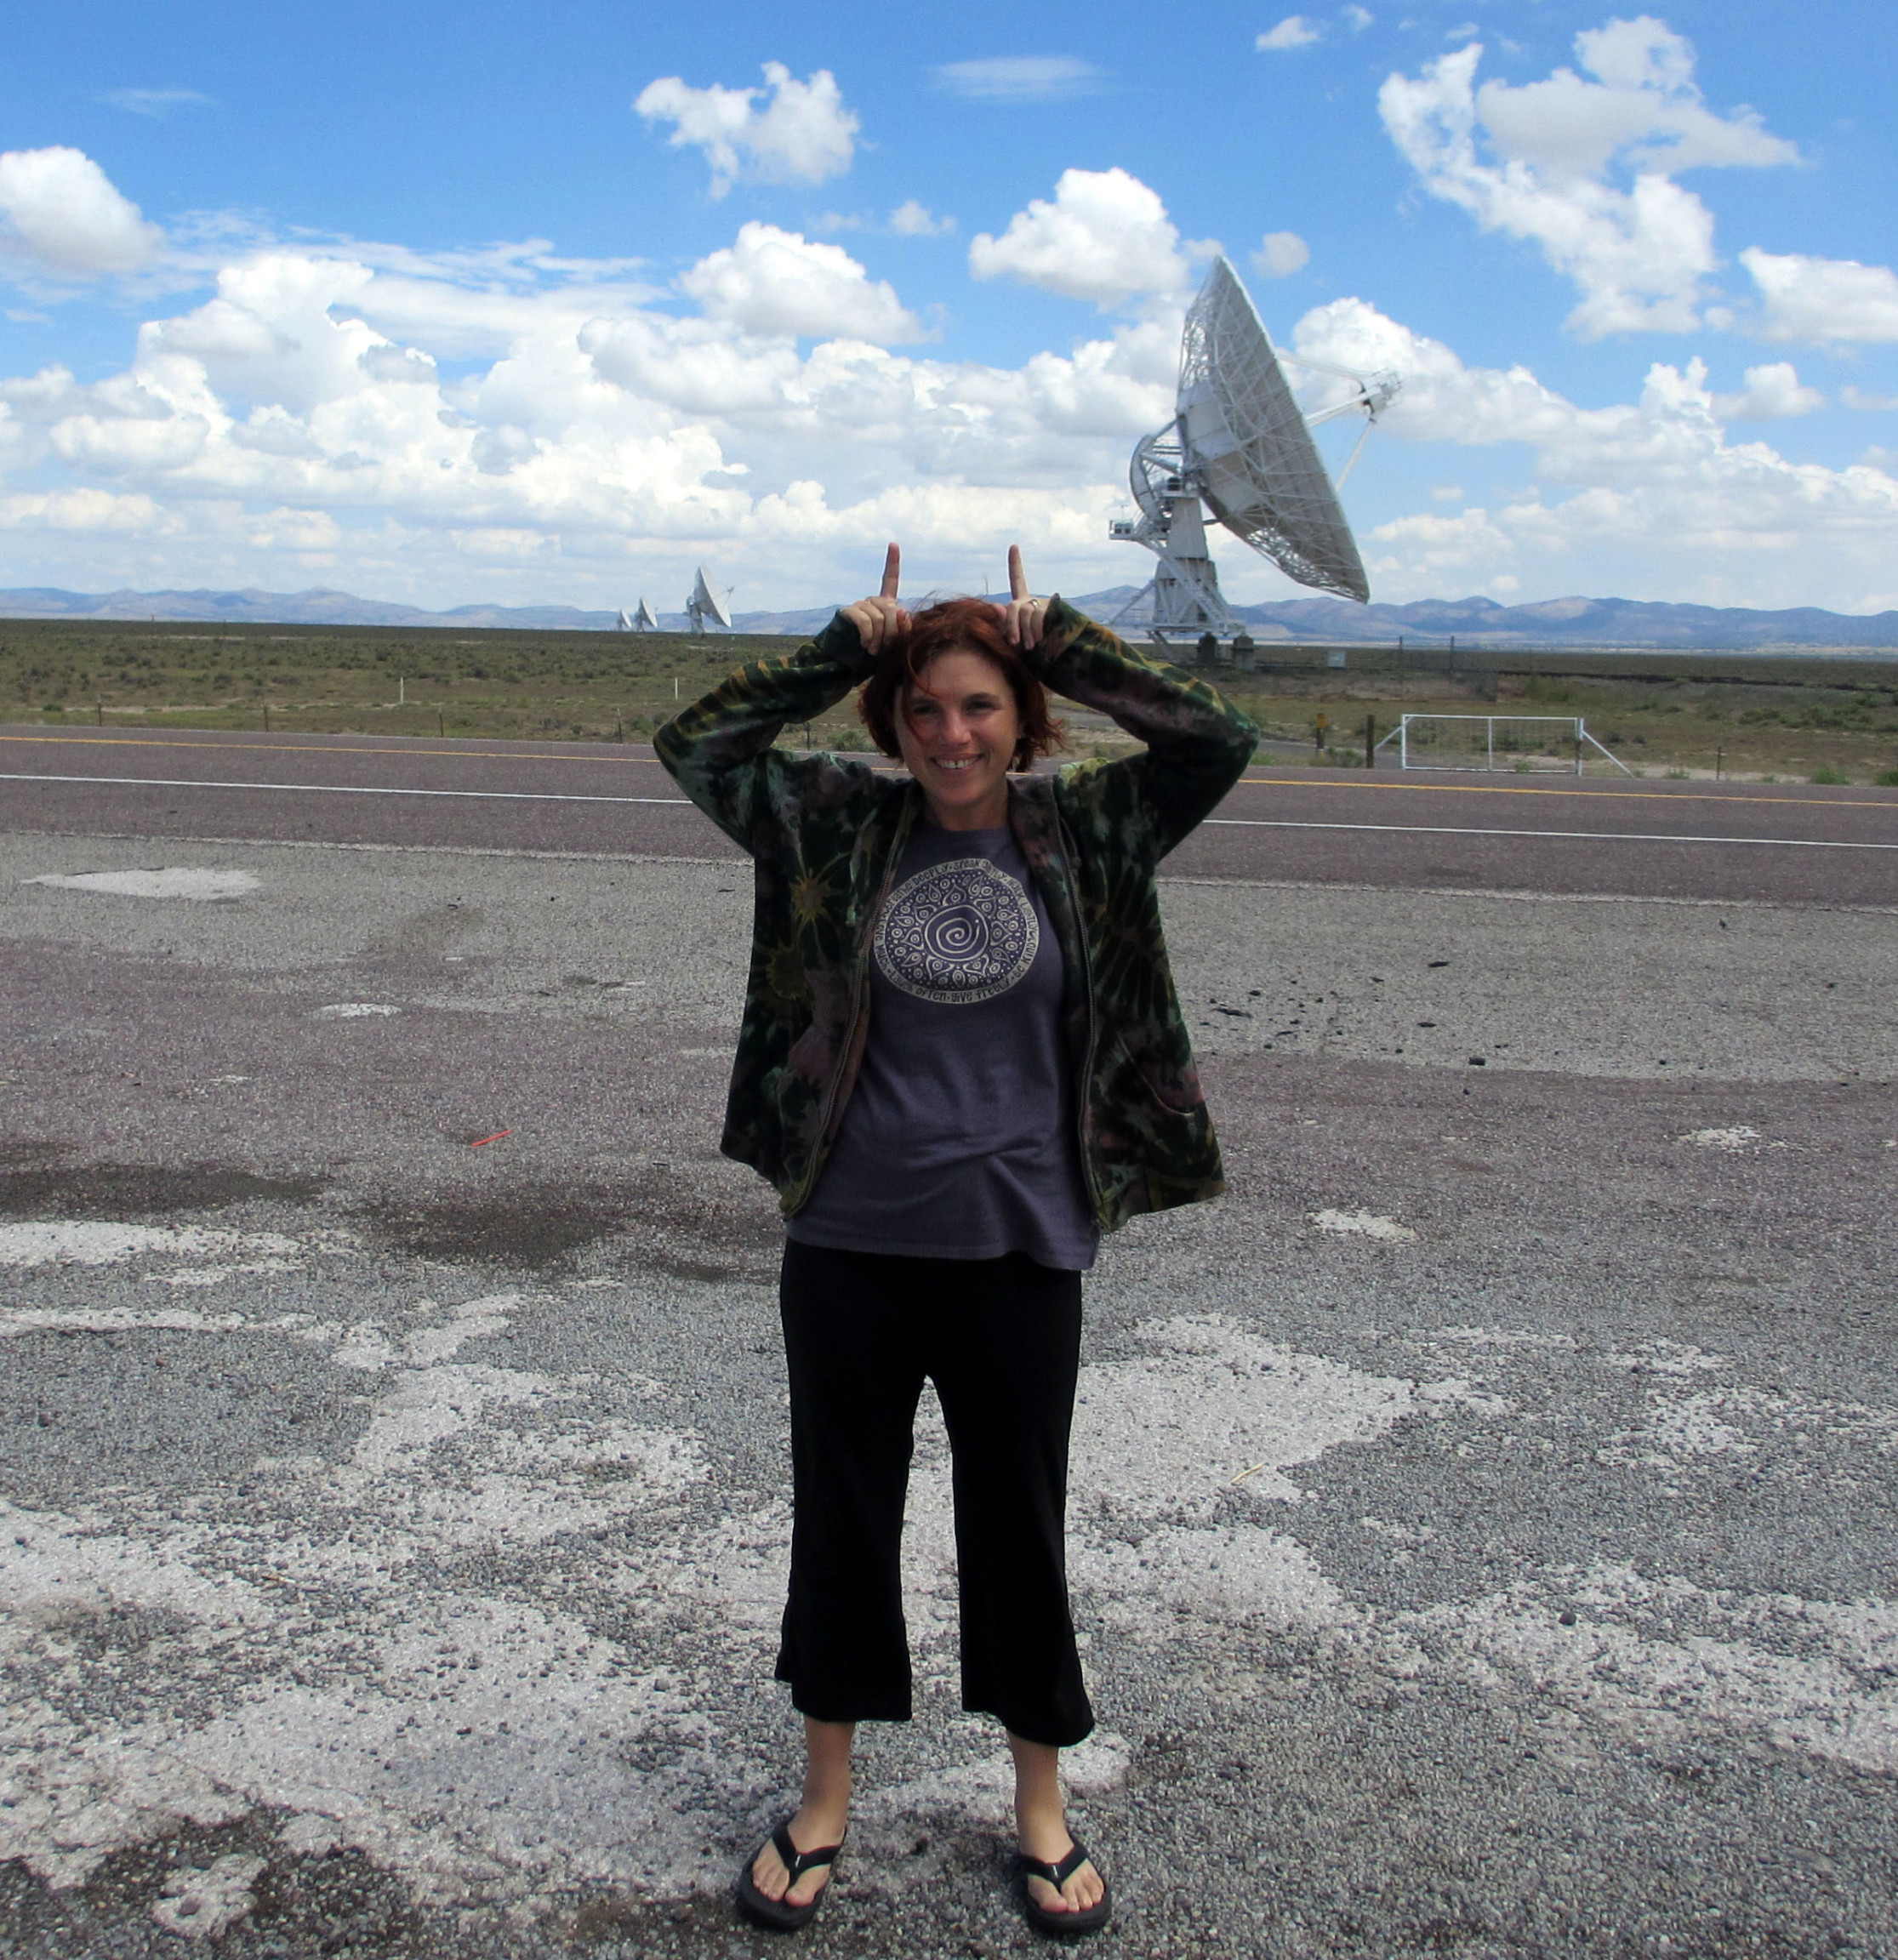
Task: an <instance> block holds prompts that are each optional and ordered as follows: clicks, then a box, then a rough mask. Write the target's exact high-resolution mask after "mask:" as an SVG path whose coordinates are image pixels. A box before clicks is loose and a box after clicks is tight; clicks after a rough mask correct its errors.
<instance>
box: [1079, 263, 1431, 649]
mask: <svg viewBox="0 0 1898 1960" xmlns="http://www.w3.org/2000/svg"><path fill="white" fill-rule="evenodd" d="M1291 358H1292V359H1294V360H1297V361H1299V362H1300V364H1301V365H1302V366H1304V367H1313V368H1316V369H1317V370H1318V371H1319V373H1326V374H1332V375H1336V376H1338V377H1339V378H1340V379H1343V380H1346V381H1348V382H1349V383H1350V384H1351V393H1350V394H1349V395H1348V396H1347V397H1346V398H1345V399H1344V400H1343V401H1342V402H1336V403H1334V404H1333V405H1332V406H1331V407H1328V408H1323V409H1320V410H1319V412H1318V413H1316V414H1313V415H1307V414H1306V413H1304V412H1303V410H1302V409H1301V408H1300V407H1299V406H1298V403H1297V401H1296V400H1295V399H1294V397H1293V396H1292V392H1291V388H1290V387H1289V386H1287V385H1286V382H1285V374H1284V373H1283V371H1282V370H1281V369H1280V366H1279V357H1278V355H1277V354H1276V352H1275V351H1274V349H1273V345H1272V340H1271V337H1270V336H1269V335H1268V333H1266V330H1265V327H1264V323H1263V322H1262V321H1261V320H1260V318H1259V316H1258V311H1257V308H1256V307H1255V306H1254V305H1253V304H1252V299H1251V294H1250V293H1247V292H1246V290H1245V287H1244V286H1243V285H1241V284H1240V278H1239V275H1238V274H1237V273H1236V272H1234V270H1233V269H1232V267H1231V265H1229V264H1228V262H1227V261H1226V260H1225V259H1214V260H1213V262H1212V269H1211V271H1209V272H1208V273H1207V274H1206V280H1205V285H1203V286H1202V287H1201V288H1200V293H1199V296H1198V298H1197V299H1194V302H1193V305H1191V306H1190V307H1189V308H1188V311H1187V316H1186V330H1185V332H1184V333H1183V336H1182V338H1181V344H1180V380H1179V389H1178V392H1177V395H1176V396H1175V400H1174V417H1173V419H1172V420H1171V422H1169V423H1168V424H1167V425H1166V427H1165V428H1164V429H1160V430H1155V431H1154V434H1152V435H1151V436H1142V438H1141V439H1140V441H1139V442H1137V443H1136V444H1135V445H1134V451H1133V461H1132V464H1131V466H1130V468H1129V470H1128V472H1127V476H1128V481H1129V483H1130V484H1131V487H1132V490H1133V498H1134V502H1135V503H1136V504H1138V505H1139V507H1140V515H1139V516H1138V517H1137V518H1133V519H1131V520H1120V521H1116V522H1114V523H1112V524H1110V525H1109V527H1108V535H1109V537H1110V538H1120V539H1121V540H1123V541H1125V542H1126V543H1129V544H1143V545H1144V546H1145V547H1146V548H1147V549H1148V550H1149V551H1151V552H1152V553H1153V554H1154V556H1155V557H1157V558H1158V559H1159V560H1160V564H1159V567H1158V568H1157V569H1156V570H1155V572H1154V576H1153V578H1152V579H1151V580H1150V581H1149V582H1148V584H1146V585H1144V586H1143V587H1142V589H1141V590H1139V591H1138V592H1137V593H1136V594H1135V595H1134V596H1133V597H1132V598H1131V599H1130V600H1129V601H1127V603H1126V605H1125V606H1123V607H1121V608H1120V612H1118V613H1116V614H1115V615H1114V620H1113V621H1112V624H1115V625H1119V624H1122V623H1123V622H1128V621H1135V620H1138V621H1141V622H1143V623H1146V624H1151V625H1152V626H1154V627H1155V628H1159V629H1161V630H1168V629H1171V630H1178V631H1182V632H1211V633H1216V634H1229V633H1236V632H1238V631H1239V630H1240V627H1241V624H1242V622H1241V621H1240V618H1239V615H1238V614H1237V613H1235V612H1234V611H1233V609H1232V607H1230V606H1229V605H1228V604H1227V602H1226V600H1225V597H1224V595H1223V594H1222V593H1221V591H1220V590H1219V573H1218V569H1217V567H1216V566H1215V565H1214V563H1213V561H1212V557H1211V553H1210V552H1209V551H1208V550H1207V548H1206V527H1205V512H1206V511H1210V512H1211V514H1212V516H1213V517H1214V518H1215V519H1216V520H1217V521H1218V522H1219V523H1221V524H1223V525H1224V526H1225V527H1226V528H1227V529H1228V531H1230V532H1231V533H1233V535H1234V537H1236V538H1244V539H1245V542H1246V543H1247V544H1250V545H1251V547H1252V549H1253V550H1255V551H1257V552H1258V553H1259V554H1260V555H1261V556H1263V557H1267V558H1269V559H1270V560H1271V561H1272V562H1273V563H1274V565H1276V566H1277V567H1279V569H1280V571H1281V572H1283V573H1285V576H1286V577H1287V578H1293V579H1296V580H1297V583H1298V584H1301V585H1312V586H1315V587H1317V588H1318V589H1319V590H1320V591H1325V592H1336V593H1337V594H1338V595H1339V596H1340V597H1342V598H1346V599H1355V600H1358V601H1360V602H1362V601H1365V600H1368V599H1369V598H1370V596H1371V583H1370V581H1369V579H1367V578H1365V568H1364V561H1363V560H1362V559H1361V558H1360V557H1359V556H1358V546H1357V542H1356V540H1355V539H1354V538H1353V537H1352V535H1351V527H1350V525H1349V524H1348V523H1347V522H1346V521H1345V516H1344V512H1343V510H1342V508H1341V507H1340V506H1339V504H1338V499H1337V487H1334V485H1333V483H1332V481H1331V477H1330V476H1329V475H1328V474H1327V473H1326V470H1325V464H1324V461H1323V459H1321V458H1320V457H1319V453H1318V447H1317V445H1316V444H1315V443H1314V442H1313V441H1312V437H1311V431H1312V430H1313V429H1314V428H1315V427H1316V426H1317V425H1318V424H1319V423H1321V422H1329V421H1331V419H1333V418H1334V417H1337V416H1339V415H1348V414H1350V413H1353V412H1354V411H1356V412H1359V413H1362V414H1363V416H1364V418H1365V426H1364V431H1363V433H1362V434H1361V435H1360V436H1359V438H1358V442H1357V447H1355V448H1354V449H1353V450H1352V452H1351V455H1350V457H1349V459H1348V461H1347V462H1346V464H1345V465H1344V468H1343V469H1342V470H1340V471H1339V473H1338V482H1339V483H1340V484H1342V482H1343V481H1344V479H1345V478H1346V477H1347V476H1349V475H1350V473H1351V470H1352V466H1353V464H1355V463H1356V462H1357V460H1358V456H1359V451H1361V450H1362V449H1363V447H1364V442H1365V436H1368V435H1369V434H1370V433H1371V424H1372V423H1374V422H1375V421H1376V419H1377V418H1378V417H1379V416H1380V415H1381V414H1382V413H1383V412H1384V410H1385V409H1386V408H1387V407H1388V406H1389V405H1390V402H1391V400H1392V398H1393V397H1394V396H1395V395H1396V393H1397V391H1398V390H1399V388H1400V387H1401V386H1402V385H1403V383H1402V381H1401V379H1399V377H1398V376H1397V375H1395V374H1391V373H1379V374H1370V375H1365V374H1354V373H1351V372H1350V371H1349V370H1348V369H1346V368H1342V367H1328V366H1326V365H1325V363H1324V362H1319V361H1304V360H1302V357H1301V356H1297V355H1294V356H1291ZM1202 506H1204V509H1202Z"/></svg>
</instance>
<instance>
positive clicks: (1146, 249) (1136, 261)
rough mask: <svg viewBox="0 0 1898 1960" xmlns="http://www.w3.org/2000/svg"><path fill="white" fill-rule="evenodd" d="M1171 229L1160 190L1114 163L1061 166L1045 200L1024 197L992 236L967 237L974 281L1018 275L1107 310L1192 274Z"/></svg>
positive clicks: (1173, 289)
mask: <svg viewBox="0 0 1898 1960" xmlns="http://www.w3.org/2000/svg"><path fill="white" fill-rule="evenodd" d="M1204 249H1205V248H1203V247H1195V246H1193V245H1190V244H1188V245H1186V246H1184V247H1183V244H1182V241H1181V238H1180V234H1179V231H1178V228H1177V226H1176V225H1174V224H1173V222H1172V220H1171V219H1170V218H1169V217H1168V216H1167V215H1166V205H1165V204H1163V203H1162V202H1160V193H1159V192H1158V191H1154V190H1152V189H1151V188H1149V187H1148V185H1145V184H1143V183H1142V182H1141V181H1140V179H1138V178H1137V177H1134V176H1130V175H1129V174H1128V173H1127V172H1126V171H1125V170H1122V169H1120V168H1118V167H1116V168H1113V169H1109V170H1063V172H1062V174H1061V178H1060V181H1059V182H1058V183H1057V185H1055V191H1054V199H1053V202H1052V203H1051V202H1048V201H1047V200H1046V199H1045V198H1041V197H1033V198H1030V199H1029V206H1028V208H1027V210H1025V211H1017V213H1016V214H1015V215H1014V216H1013V217H1012V218H1011V219H1009V221H1008V229H1007V230H1006V231H1004V232H1003V233H1002V235H1001V236H1000V237H999V238H997V237H994V236H990V234H989V233H988V232H986V231H984V232H982V233H980V234H978V235H977V236H976V237H975V238H974V239H972V241H971V242H970V245H969V270H970V271H971V272H972V273H973V274H974V275H975V276H976V277H977V279H1001V278H1008V279H1019V280H1021V281H1022V282H1023V283H1024V284H1026V285H1029V286H1040V287H1042V288H1045V289H1046V291H1048V292H1050V293H1061V294H1063V296H1064V297H1066V298H1068V299H1091V300H1093V301H1094V302H1095V304H1096V305H1099V306H1101V307H1103V308H1105V307H1109V306H1115V305H1123V304H1125V303H1126V302H1127V301H1129V300H1133V299H1155V298H1158V299H1167V298H1173V297H1177V295H1179V294H1181V293H1183V292H1184V291H1185V289H1186V288H1187V286H1188V284H1189V283H1190V282H1191V278H1192V269H1191V267H1190V265H1188V252H1191V251H1197V250H1204Z"/></svg>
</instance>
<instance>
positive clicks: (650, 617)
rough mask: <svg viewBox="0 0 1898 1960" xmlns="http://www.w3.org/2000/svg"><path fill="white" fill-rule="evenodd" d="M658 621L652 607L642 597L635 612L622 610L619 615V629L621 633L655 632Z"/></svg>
mask: <svg viewBox="0 0 1898 1960" xmlns="http://www.w3.org/2000/svg"><path fill="white" fill-rule="evenodd" d="M619 630H620V631H621V632H622V633H657V632H658V630H659V622H658V618H657V617H656V616H655V615H654V613H653V608H652V607H650V606H648V605H647V603H646V601H645V600H644V598H643V597H642V598H641V600H640V602H639V611H638V612H621V613H620V615H619Z"/></svg>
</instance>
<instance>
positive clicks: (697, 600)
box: [686, 565, 732, 633]
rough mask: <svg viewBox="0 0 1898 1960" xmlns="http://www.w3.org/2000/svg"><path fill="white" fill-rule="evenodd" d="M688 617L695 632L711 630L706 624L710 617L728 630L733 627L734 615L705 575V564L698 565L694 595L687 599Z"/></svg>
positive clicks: (694, 581)
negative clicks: (727, 609)
mask: <svg viewBox="0 0 1898 1960" xmlns="http://www.w3.org/2000/svg"><path fill="white" fill-rule="evenodd" d="M686 618H687V619H688V620H690V621H691V623H692V630H693V632H694V633H704V632H708V631H710V628H709V627H708V626H707V625H706V624H705V622H706V621H707V620H708V619H710V621H712V622H713V624H715V625H719V626H723V627H725V628H727V630H729V629H730V627H731V624H732V616H731V614H730V613H728V612H727V611H726V610H725V607H724V604H723V602H722V601H721V600H720V598H719V596H718V595H717V594H716V593H715V592H714V591H713V590H712V582H711V580H710V578H707V577H706V576H705V567H704V566H703V565H701V566H700V567H698V578H695V579H694V580H693V587H692V596H691V597H690V598H689V599H687V601H686Z"/></svg>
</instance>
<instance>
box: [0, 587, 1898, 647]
mask: <svg viewBox="0 0 1898 1960" xmlns="http://www.w3.org/2000/svg"><path fill="white" fill-rule="evenodd" d="M1134 591H1135V588H1134V587H1133V586H1131V585H1120V586H1114V587H1111V588H1110V589H1109V590H1106V591H1103V592H1086V593H1081V594H1079V595H1076V596H1075V599H1074V603H1075V604H1076V605H1078V606H1080V607H1081V608H1082V609H1083V610H1084V611H1086V612H1091V613H1092V614H1093V615H1094V616H1095V617H1096V618H1106V617H1110V616H1111V615H1112V614H1113V613H1114V612H1115V611H1117V610H1118V609H1119V607H1121V606H1123V605H1124V604H1126V601H1128V600H1129V599H1131V597H1132V596H1133V595H1134ZM834 610H835V607H829V606H818V607H806V608H803V609H801V610H799V611H795V612H740V613H738V614H737V615H735V616H734V618H733V620H732V625H733V626H734V627H735V628H736V630H738V631H739V632H741V633H784V634H808V633H812V632H815V631H816V630H818V628H819V627H821V626H822V625H823V624H824V623H825V621H827V620H828V619H829V618H830V615H831V613H832V612H833V611H834ZM1234 610H1235V611H1236V612H1238V614H1239V615H1240V618H1243V619H1244V620H1245V622H1246V625H1247V629H1248V630H1249V631H1250V632H1251V635H1252V636H1253V638H1254V639H1255V640H1257V641H1260V642H1261V643H1265V642H1268V641H1297V642H1301V643H1304V644H1311V643H1314V642H1315V643H1319V644H1332V645H1337V644H1350V645H1364V644H1375V645H1383V646H1388V645H1389V644H1391V643H1392V642H1393V641H1395V640H1397V639H1398V638H1399V636H1400V635H1401V636H1403V637H1404V638H1405V639H1407V640H1410V641H1414V642H1415V643H1416V644H1418V645H1420V646H1440V645H1442V644H1444V643H1445V641H1448V640H1449V639H1450V638H1451V636H1452V635H1454V636H1455V638H1456V641H1457V643H1458V645H1459V646H1462V647H1470V648H1472V649H1474V648H1478V647H1496V648H1503V647H1538V646H1540V647H1654V648H1656V649H1660V648H1674V647H1684V648H1694V647H1708V648H1715V647H1718V648H1723V649H1728V650H1738V651H1742V652H1743V651H1748V650H1758V651H1759V652H1766V651H1768V650H1772V651H1775V652H1785V651H1787V650H1793V651H1798V650H1802V649H1811V650H1815V651H1816V650H1818V649H1820V648H1824V649H1826V650H1827V651H1831V650H1832V649H1835V648H1839V647H1862V648H1866V649H1868V650H1869V649H1874V648H1885V647H1898V612H1875V613H1850V612H1826V611H1824V610H1823V609H1822V608H1821V607H1815V606H1800V607H1792V608H1790V609H1788V610H1786V611H1782V612H1764V611H1758V610H1756V609H1754V608H1753V607H1744V606H1682V605H1674V604H1671V603H1667V602H1664V601H1654V600H1643V599H1581V598H1576V599H1545V600H1542V601H1537V602H1536V603H1535V604H1532V605H1527V606H1503V605H1500V604H1498V603H1497V602H1496V601H1495V600H1493V599H1417V600H1413V601H1411V602H1410V603H1409V604H1408V605H1404V606H1382V605H1371V606H1354V605H1352V604H1351V603H1349V602H1348V601H1345V600H1342V599H1318V598H1313V599H1282V600H1278V601H1274V602H1273V603H1271V604H1269V605H1263V606H1240V607H1235V608H1234ZM0 618H14V619H164V620H185V619H191V620H206V621H212V622H217V623H221V624H225V625H233V626H236V625H245V626H261V625H290V626H414V627H462V628H477V629H478V628H482V627H506V628H512V629H514V630H517V631H519V630H525V631H529V632H600V631H610V630H612V629H613V626H614V624H616V621H617V614H616V613H614V612H588V611H584V610H582V609H580V608H579V607H572V606H457V607H453V608H452V609H451V610H449V611H447V612H427V611H425V610H424V609H423V608H422V607H417V606H399V605H392V604H389V603H387V602H385V601H382V600H378V599H359V598H357V597H356V595H354V594H353V593H350V592H336V591H329V590H322V589H320V588H319V589H312V590H309V591H306V592H264V591H259V590H255V589H254V588H246V589H245V590H242V591H222V592H220V591H214V590H195V591H189V592H180V591H164V592H132V591H121V592H104V593H91V592H67V591H62V590H60V589H58V588H57V587H54V586H47V585H34V586H19V587H15V588H13V589H12V590H0ZM659 624H660V625H661V627H662V628H664V630H667V631H669V632H683V631H684V630H685V628H686V617H685V615H684V614H683V613H682V612H678V613H661V614H660V615H659Z"/></svg>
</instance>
